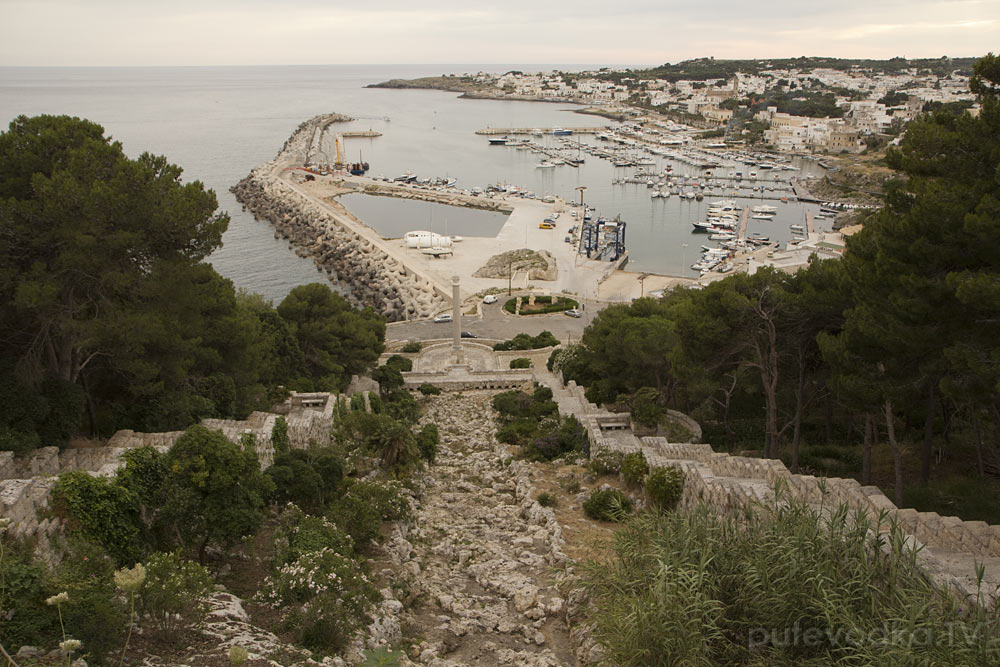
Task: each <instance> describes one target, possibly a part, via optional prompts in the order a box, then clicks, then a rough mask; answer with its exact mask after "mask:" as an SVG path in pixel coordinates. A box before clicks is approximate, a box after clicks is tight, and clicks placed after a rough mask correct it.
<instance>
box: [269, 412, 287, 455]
mask: <svg viewBox="0 0 1000 667" xmlns="http://www.w3.org/2000/svg"><path fill="white" fill-rule="evenodd" d="M271 446H272V447H274V453H275V455H277V454H284V453H285V452H287V451H289V450H290V449H291V448H292V442H291V440H289V439H288V422H287V421H285V418H284V417H278V418H277V419H275V420H274V426H272V427H271Z"/></svg>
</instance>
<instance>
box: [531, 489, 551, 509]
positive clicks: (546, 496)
mask: <svg viewBox="0 0 1000 667" xmlns="http://www.w3.org/2000/svg"><path fill="white" fill-rule="evenodd" d="M535 500H537V501H538V504H539V505H541V506H542V507H555V506H556V497H555V496H554V495H552V494H551V493H549V492H548V491H542V492H541V493H539V494H538V496H537V497H536V498H535Z"/></svg>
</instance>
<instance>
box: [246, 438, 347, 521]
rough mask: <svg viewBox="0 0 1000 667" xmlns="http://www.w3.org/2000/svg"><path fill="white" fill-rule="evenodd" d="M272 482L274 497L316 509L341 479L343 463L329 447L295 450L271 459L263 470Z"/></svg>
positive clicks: (321, 505)
mask: <svg viewBox="0 0 1000 667" xmlns="http://www.w3.org/2000/svg"><path fill="white" fill-rule="evenodd" d="M264 474H265V475H266V476H267V477H269V478H270V479H271V482H272V483H273V484H274V499H275V501H276V502H279V503H288V502H291V503H295V504H296V505H298V506H299V507H302V508H304V509H306V510H307V511H318V510H319V509H320V508H322V507H323V505H324V503H325V502H326V500H327V499H328V498H330V497H331V496H332V495H333V493H334V492H335V491H336V489H337V486H339V485H340V482H341V480H342V479H343V478H344V462H343V459H341V458H340V456H339V455H337V454H336V453H335V452H334V450H333V449H332V448H323V449H309V450H303V449H296V450H293V451H291V452H289V453H287V454H281V455H279V456H276V457H275V458H274V465H272V466H271V467H270V468H268V469H267V472H266V473H264Z"/></svg>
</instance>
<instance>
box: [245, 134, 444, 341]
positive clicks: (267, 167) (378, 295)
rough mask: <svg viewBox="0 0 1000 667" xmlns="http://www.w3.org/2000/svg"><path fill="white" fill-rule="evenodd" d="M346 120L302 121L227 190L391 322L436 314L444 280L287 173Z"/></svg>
mask: <svg viewBox="0 0 1000 667" xmlns="http://www.w3.org/2000/svg"><path fill="white" fill-rule="evenodd" d="M344 120H348V119H346V118H345V117H343V116H329V115H324V116H317V117H315V118H312V119H310V120H308V121H306V122H304V123H302V125H300V126H299V128H298V129H297V130H296V131H295V133H294V134H293V135H292V136H291V137H290V138H289V139H288V141H286V142H285V145H284V147H283V148H282V150H281V152H279V153H278V155H277V157H275V159H273V160H271V161H269V162H265V163H264V164H261V165H259V166H257V167H256V168H254V169H253V171H251V172H250V174H249V175H248V176H247V177H246V178H244V179H243V180H241V181H240V182H239V183H237V184H236V185H235V186H233V187H232V188H231V191H232V193H233V194H234V195H235V196H236V199H237V200H238V201H239V202H240V203H242V204H243V205H244V206H245V207H246V209H247V210H249V211H250V212H251V213H253V215H254V217H256V218H257V219H258V220H267V221H268V222H270V223H271V224H272V225H274V229H275V234H276V236H278V237H281V238H285V239H287V240H288V241H289V242H290V243H291V244H292V246H294V247H295V248H296V251H297V252H298V253H299V254H300V255H304V256H308V257H312V259H313V261H314V262H315V263H316V265H317V266H318V267H319V268H320V269H322V270H325V271H326V272H327V275H328V276H329V277H330V279H331V281H333V282H338V283H343V284H346V285H347V286H348V287H349V288H350V294H349V295H348V298H349V299H350V300H351V301H353V302H354V303H355V304H356V305H359V306H371V307H372V308H374V309H375V310H376V311H378V312H379V313H381V314H382V315H384V316H385V318H386V320H387V321H389V322H395V321H400V320H408V319H418V318H424V317H429V316H431V315H434V314H435V313H437V312H440V311H441V310H443V309H444V308H446V307H447V306H448V304H449V299H448V295H447V294H446V293H445V291H444V290H443V289H442V288H440V287H439V286H436V285H435V284H434V283H432V282H431V281H430V280H429V279H428V278H426V277H425V276H422V275H419V274H417V273H416V272H414V271H413V270H412V269H410V268H409V267H407V266H406V265H405V264H404V263H403V262H402V261H400V260H399V259H398V258H396V257H393V256H392V255H391V254H390V253H389V252H386V250H385V249H384V248H383V247H380V245H379V243H378V241H377V237H374V235H366V234H364V233H362V232H361V230H360V229H359V227H360V226H359V225H357V223H355V222H354V221H352V220H350V219H349V218H348V217H347V216H345V215H342V214H338V213H337V212H336V211H334V210H331V209H330V208H329V207H328V206H326V205H324V204H323V203H322V202H320V201H319V200H317V199H315V198H312V197H310V196H308V195H306V194H305V193H304V192H303V191H302V190H301V189H300V188H299V187H297V186H296V185H295V184H293V183H292V182H291V181H290V180H288V179H287V178H286V177H285V174H286V173H287V172H288V170H289V169H290V168H293V167H297V166H301V165H304V164H305V163H306V161H307V159H308V157H309V156H310V155H312V154H314V153H315V152H316V151H317V150H318V148H317V147H318V146H319V142H320V140H321V139H320V138H321V137H322V134H323V132H324V131H325V130H326V128H327V127H328V126H329V125H330V124H331V123H334V122H341V121H344ZM300 173H301V172H300Z"/></svg>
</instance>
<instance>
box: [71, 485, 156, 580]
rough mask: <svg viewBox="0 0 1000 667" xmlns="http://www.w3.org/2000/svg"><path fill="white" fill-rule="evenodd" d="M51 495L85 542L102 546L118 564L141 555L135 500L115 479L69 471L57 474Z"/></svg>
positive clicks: (125, 563)
mask: <svg viewBox="0 0 1000 667" xmlns="http://www.w3.org/2000/svg"><path fill="white" fill-rule="evenodd" d="M53 498H54V500H55V503H56V512H57V514H62V515H64V516H66V517H68V518H69V519H70V520H71V521H72V523H73V524H75V526H76V527H78V528H79V529H80V532H81V534H82V535H83V537H84V538H85V539H86V540H87V541H90V542H94V543H96V544H99V545H100V546H101V547H103V548H104V550H105V551H107V552H108V553H109V554H110V555H111V557H112V558H114V560H115V562H116V563H117V564H119V565H127V564H131V563H134V562H135V561H136V560H138V559H139V558H141V557H142V555H143V551H144V548H145V547H144V545H143V544H142V541H141V540H140V535H141V532H142V531H141V530H140V517H139V503H138V500H137V499H136V497H135V495H134V494H133V493H131V492H130V491H129V490H128V489H126V488H124V487H122V486H119V485H118V484H117V483H116V481H115V480H109V479H106V478H104V477H94V476H92V475H90V474H89V473H86V472H84V471H82V470H72V471H70V472H67V473H63V474H62V475H60V476H59V481H58V482H56V486H55V489H54V490H53Z"/></svg>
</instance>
